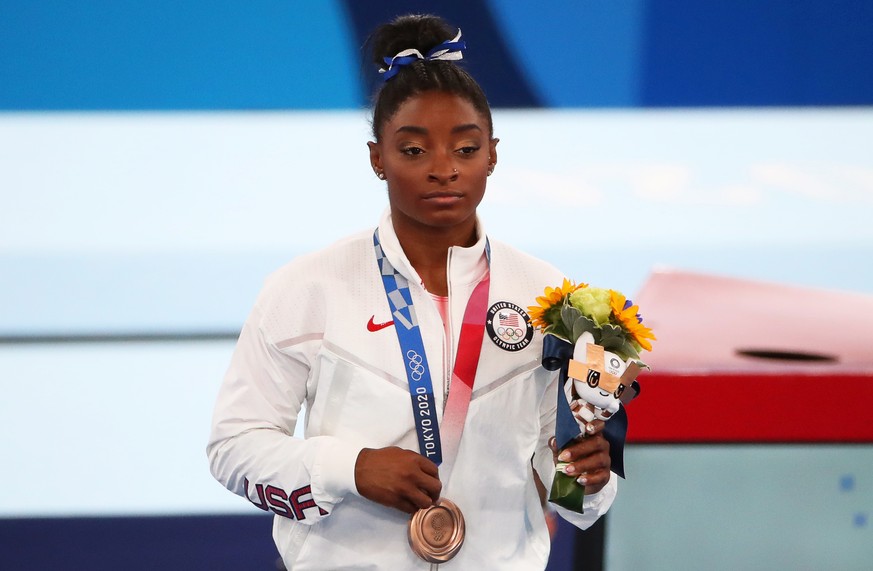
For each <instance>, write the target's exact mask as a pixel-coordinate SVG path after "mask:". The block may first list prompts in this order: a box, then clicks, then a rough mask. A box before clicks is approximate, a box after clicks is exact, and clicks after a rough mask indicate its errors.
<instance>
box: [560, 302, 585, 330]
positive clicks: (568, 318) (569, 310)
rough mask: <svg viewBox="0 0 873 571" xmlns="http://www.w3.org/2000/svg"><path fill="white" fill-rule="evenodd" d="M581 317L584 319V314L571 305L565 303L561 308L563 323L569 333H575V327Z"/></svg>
mask: <svg viewBox="0 0 873 571" xmlns="http://www.w3.org/2000/svg"><path fill="white" fill-rule="evenodd" d="M580 317H582V312H581V311H579V310H578V309H576V308H575V307H573V306H572V305H570V304H569V303H565V304H564V306H563V307H562V308H561V322H562V323H563V324H564V328H565V329H566V330H567V331H568V332H571V331H573V325H574V324H575V323H576V320H577V319H579V318H580Z"/></svg>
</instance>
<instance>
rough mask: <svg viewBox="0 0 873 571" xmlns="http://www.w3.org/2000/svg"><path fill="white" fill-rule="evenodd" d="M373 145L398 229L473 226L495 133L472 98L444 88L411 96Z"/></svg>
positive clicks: (374, 161)
mask: <svg viewBox="0 0 873 571" xmlns="http://www.w3.org/2000/svg"><path fill="white" fill-rule="evenodd" d="M369 146H370V162H371V164H372V166H373V170H375V171H376V173H377V174H378V173H384V174H385V180H386V181H387V183H388V201H389V203H390V204H391V213H392V219H393V222H394V226H395V228H396V229H397V230H398V232H399V231H401V230H425V229H435V228H442V229H466V228H469V229H472V228H473V227H474V226H475V219H476V218H475V214H476V207H477V206H478V205H479V203H480V202H481V201H482V197H483V195H484V194H485V181H486V179H487V177H488V175H489V174H490V172H491V170H493V168H494V165H495V163H496V162H497V139H491V138H490V135H489V126H488V123H487V120H486V118H485V117H483V116H482V114H480V113H479V112H478V111H477V110H476V109H475V108H474V107H473V105H472V104H471V103H470V102H469V101H468V100H466V99H464V98H463V97H460V96H458V95H454V94H451V93H445V92H442V91H426V92H424V93H420V94H418V95H415V96H413V97H410V98H409V99H407V100H406V101H404V102H403V103H402V104H401V105H400V108H399V109H398V110H397V113H395V114H394V116H393V117H391V118H390V119H389V120H388V121H386V122H385V124H384V125H383V126H382V129H381V140H380V141H379V142H376V143H373V142H370V143H369Z"/></svg>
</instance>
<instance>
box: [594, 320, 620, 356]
mask: <svg viewBox="0 0 873 571" xmlns="http://www.w3.org/2000/svg"><path fill="white" fill-rule="evenodd" d="M601 333H602V335H601V337H600V343H598V345H600V346H602V347H603V348H604V349H606V350H607V351H612V352H615V351H617V350H618V349H619V348H620V347H621V346H622V345H623V344H624V343H625V335H624V331H622V330H621V328H620V327H616V326H615V325H610V324H606V325H604V326H603V327H602V328H601Z"/></svg>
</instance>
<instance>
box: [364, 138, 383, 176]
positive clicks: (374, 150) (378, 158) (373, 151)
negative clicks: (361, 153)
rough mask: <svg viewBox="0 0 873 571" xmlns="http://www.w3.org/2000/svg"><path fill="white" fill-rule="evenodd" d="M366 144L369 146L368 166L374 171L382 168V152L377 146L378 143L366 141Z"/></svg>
mask: <svg viewBox="0 0 873 571" xmlns="http://www.w3.org/2000/svg"><path fill="white" fill-rule="evenodd" d="M367 146H368V147H369V148H370V166H371V167H373V170H374V171H377V172H379V171H381V170H382V152H381V150H380V148H379V143H376V142H374V141H367Z"/></svg>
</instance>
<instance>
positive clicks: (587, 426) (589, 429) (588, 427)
mask: <svg viewBox="0 0 873 571" xmlns="http://www.w3.org/2000/svg"><path fill="white" fill-rule="evenodd" d="M585 430H587V431H588V432H594V425H593V424H588V425H586V426H585Z"/></svg>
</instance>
